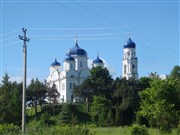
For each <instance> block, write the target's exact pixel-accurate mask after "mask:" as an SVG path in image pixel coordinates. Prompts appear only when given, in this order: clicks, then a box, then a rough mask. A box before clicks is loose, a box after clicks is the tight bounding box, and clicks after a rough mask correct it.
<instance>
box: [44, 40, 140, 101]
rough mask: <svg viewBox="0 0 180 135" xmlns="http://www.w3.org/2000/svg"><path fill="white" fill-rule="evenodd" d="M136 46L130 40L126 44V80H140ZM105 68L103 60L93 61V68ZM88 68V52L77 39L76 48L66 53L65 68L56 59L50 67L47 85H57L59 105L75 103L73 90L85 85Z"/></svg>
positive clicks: (124, 56) (124, 57)
mask: <svg viewBox="0 0 180 135" xmlns="http://www.w3.org/2000/svg"><path fill="white" fill-rule="evenodd" d="M135 49H136V44H135V43H134V42H133V41H132V40H131V39H130V38H129V39H128V40H127V42H125V44H124V50H123V52H124V53H123V59H122V77H125V78H126V79H130V78H135V79H137V78H138V59H137V57H136V50H135ZM97 66H101V67H104V62H103V60H102V59H100V58H99V56H98V55H97V58H96V59H95V60H94V61H93V63H92V67H97ZM89 70H90V69H89V68H88V57H87V52H86V51H85V50H84V49H82V48H80V47H79V45H78V41H77V39H76V40H75V46H74V47H73V48H72V49H70V50H69V51H68V52H67V53H66V58H65V59H64V63H63V66H61V64H60V63H59V62H58V61H57V60H56V59H55V61H54V62H53V63H52V64H51V66H50V74H49V76H48V78H47V83H48V84H49V85H50V86H52V85H53V84H55V85H56V88H57V90H58V92H59V93H60V97H59V103H62V102H67V103H69V102H72V101H73V95H72V94H73V88H74V86H79V85H80V84H82V83H83V81H84V80H85V79H87V78H88V76H89V75H90V72H89Z"/></svg>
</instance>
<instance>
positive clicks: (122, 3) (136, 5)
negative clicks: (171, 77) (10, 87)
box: [0, 0, 180, 82]
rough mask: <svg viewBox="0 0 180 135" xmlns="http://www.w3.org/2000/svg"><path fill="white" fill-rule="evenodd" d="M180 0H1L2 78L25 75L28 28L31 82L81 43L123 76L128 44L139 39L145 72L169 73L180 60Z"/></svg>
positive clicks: (140, 61)
mask: <svg viewBox="0 0 180 135" xmlns="http://www.w3.org/2000/svg"><path fill="white" fill-rule="evenodd" d="M179 5H180V1H179V0H0V79H2V76H4V74H5V73H8V74H9V76H10V77H11V80H13V81H15V80H16V81H22V79H23V51H22V50H23V41H22V40H19V35H23V32H22V28H26V29H27V37H28V38H30V42H28V43H27V81H28V82H29V81H30V80H31V79H32V78H39V79H40V80H42V81H43V80H44V79H46V78H47V76H48V75H49V68H50V64H51V63H52V62H53V61H54V59H55V58H57V60H58V61H59V62H60V63H61V65H63V61H64V58H65V54H66V52H67V51H68V50H69V49H70V48H72V47H73V46H74V44H75V41H74V39H75V36H76V35H77V38H78V43H79V46H80V47H81V48H83V49H85V50H86V52H87V54H88V58H89V63H91V62H92V60H94V59H95V58H96V57H97V52H99V56H100V58H102V59H103V60H104V61H105V63H106V66H107V68H108V69H109V71H110V73H111V75H112V76H113V78H116V77H120V76H121V75H122V57H123V45H124V43H125V42H126V41H127V40H128V38H129V35H130V38H131V39H132V40H133V41H134V42H135V43H136V54H137V57H138V72H139V77H142V76H148V74H149V73H151V72H153V73H154V72H157V73H158V74H159V75H164V74H169V73H170V72H171V70H172V69H173V67H174V66H175V65H180V58H179V57H180V47H179V46H180V43H179V38H180V36H179V30H180V29H179V25H180V24H179V12H180V10H179Z"/></svg>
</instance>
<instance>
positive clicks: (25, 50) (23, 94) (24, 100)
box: [19, 28, 30, 135]
mask: <svg viewBox="0 0 180 135" xmlns="http://www.w3.org/2000/svg"><path fill="white" fill-rule="evenodd" d="M22 31H23V33H24V36H21V35H19V39H20V40H23V41H24V45H23V64H24V77H23V93H22V134H23V135H25V132H26V61H27V45H26V42H29V40H30V39H29V38H27V37H26V31H27V29H24V28H22Z"/></svg>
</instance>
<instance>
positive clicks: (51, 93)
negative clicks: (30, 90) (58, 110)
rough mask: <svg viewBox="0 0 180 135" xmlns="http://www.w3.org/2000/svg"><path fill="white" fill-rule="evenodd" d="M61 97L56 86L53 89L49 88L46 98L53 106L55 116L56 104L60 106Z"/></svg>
mask: <svg viewBox="0 0 180 135" xmlns="http://www.w3.org/2000/svg"><path fill="white" fill-rule="evenodd" d="M59 95H60V93H59V92H58V91H57V89H56V85H55V84H53V85H52V87H50V86H48V88H47V93H46V97H47V99H48V101H49V103H50V104H52V112H53V116H54V113H55V112H54V111H55V104H58V99H59Z"/></svg>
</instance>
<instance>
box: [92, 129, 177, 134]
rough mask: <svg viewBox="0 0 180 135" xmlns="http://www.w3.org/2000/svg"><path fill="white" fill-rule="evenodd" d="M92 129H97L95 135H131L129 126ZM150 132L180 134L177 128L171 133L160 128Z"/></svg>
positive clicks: (149, 130)
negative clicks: (162, 131)
mask: <svg viewBox="0 0 180 135" xmlns="http://www.w3.org/2000/svg"><path fill="white" fill-rule="evenodd" d="M91 130H92V131H94V130H95V131H96V134H95V135H130V131H129V127H109V128H94V129H91ZM148 132H149V135H180V134H178V133H177V129H174V130H173V132H172V133H169V134H168V133H167V134H161V133H160V132H159V130H158V129H148Z"/></svg>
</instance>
